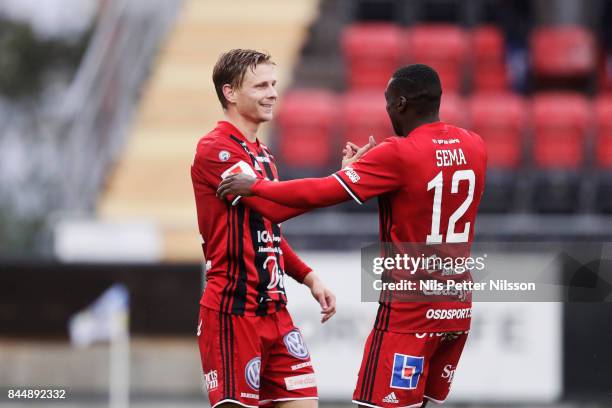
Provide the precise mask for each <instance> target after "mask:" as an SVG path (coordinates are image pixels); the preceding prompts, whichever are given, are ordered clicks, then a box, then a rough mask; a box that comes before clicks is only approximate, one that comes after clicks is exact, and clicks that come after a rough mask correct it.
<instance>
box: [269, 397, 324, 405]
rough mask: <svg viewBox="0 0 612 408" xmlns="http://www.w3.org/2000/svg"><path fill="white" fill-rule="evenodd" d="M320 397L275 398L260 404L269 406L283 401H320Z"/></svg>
mask: <svg viewBox="0 0 612 408" xmlns="http://www.w3.org/2000/svg"><path fill="white" fill-rule="evenodd" d="M318 399H319V397H295V398H292V397H287V398H274V399H265V400H260V401H259V403H260V404H268V403H270V402H281V401H299V400H318Z"/></svg>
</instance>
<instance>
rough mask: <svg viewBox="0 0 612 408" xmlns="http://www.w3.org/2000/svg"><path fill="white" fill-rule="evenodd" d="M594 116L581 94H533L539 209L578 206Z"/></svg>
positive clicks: (537, 203) (566, 208)
mask: <svg viewBox="0 0 612 408" xmlns="http://www.w3.org/2000/svg"><path fill="white" fill-rule="evenodd" d="M590 118H591V114H590V106H589V103H588V101H587V99H586V98H585V97H584V96H582V95H581V94H576V93H543V94H539V95H537V96H535V97H534V98H533V132H534V134H533V161H534V164H535V166H536V168H537V169H539V171H538V173H537V176H536V182H535V185H534V200H535V201H534V204H535V207H536V209H537V210H538V211H539V212H554V213H560V212H574V211H576V210H577V209H578V204H579V194H578V188H579V184H580V166H581V165H582V164H583V162H584V147H585V139H586V136H587V132H588V130H589V123H590Z"/></svg>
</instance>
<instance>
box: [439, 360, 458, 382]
mask: <svg viewBox="0 0 612 408" xmlns="http://www.w3.org/2000/svg"><path fill="white" fill-rule="evenodd" d="M454 377H455V369H454V368H453V366H452V365H450V364H447V365H445V366H444V370H443V371H442V378H446V379H447V380H448V383H449V384H450V383H452V382H453V378H454Z"/></svg>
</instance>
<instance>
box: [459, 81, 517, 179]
mask: <svg viewBox="0 0 612 408" xmlns="http://www.w3.org/2000/svg"><path fill="white" fill-rule="evenodd" d="M468 106H469V107H468V110H469V115H470V124H471V125H470V128H471V129H472V130H474V131H475V132H476V133H478V134H479V135H480V136H482V138H483V139H484V141H485V142H486V144H487V158H488V166H489V167H490V168H496V169H516V168H517V167H519V166H520V164H521V153H522V145H523V137H522V136H523V132H524V128H525V124H526V119H527V118H526V107H525V101H524V100H523V98H522V97H520V96H519V95H516V94H511V93H481V94H476V95H474V96H473V97H472V98H471V99H470V101H469V104H468Z"/></svg>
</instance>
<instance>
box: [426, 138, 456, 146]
mask: <svg viewBox="0 0 612 408" xmlns="http://www.w3.org/2000/svg"><path fill="white" fill-rule="evenodd" d="M431 141H432V142H433V143H434V144H441V145H445V144H455V143H461V141H460V140H459V139H448V140H444V139H431Z"/></svg>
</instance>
